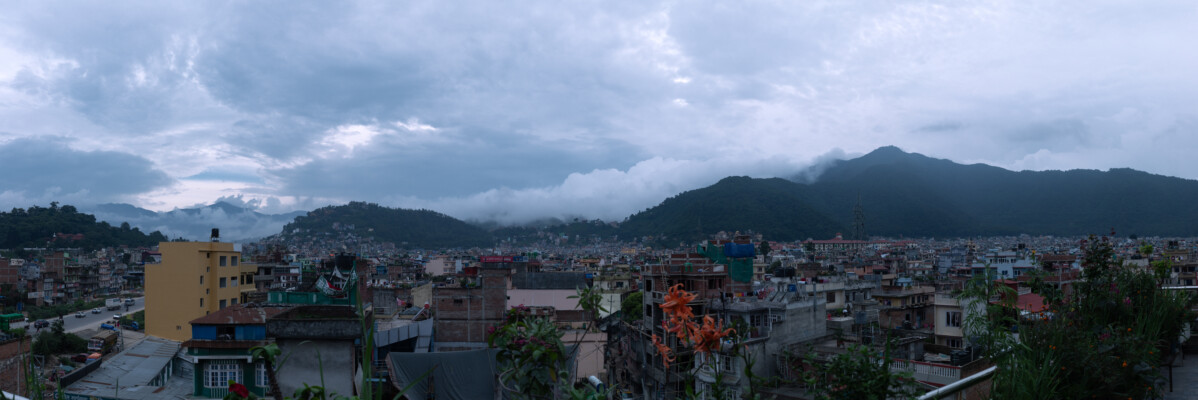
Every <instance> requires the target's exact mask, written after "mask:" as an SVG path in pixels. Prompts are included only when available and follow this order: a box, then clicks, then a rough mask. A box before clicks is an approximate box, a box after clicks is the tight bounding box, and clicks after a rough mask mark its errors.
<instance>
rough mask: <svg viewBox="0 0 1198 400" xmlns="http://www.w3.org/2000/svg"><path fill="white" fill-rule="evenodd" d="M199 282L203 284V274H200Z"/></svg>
mask: <svg viewBox="0 0 1198 400" xmlns="http://www.w3.org/2000/svg"><path fill="white" fill-rule="evenodd" d="M200 284H201V285H203V284H204V276H203V275H200Z"/></svg>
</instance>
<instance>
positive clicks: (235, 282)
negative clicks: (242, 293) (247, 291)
mask: <svg viewBox="0 0 1198 400" xmlns="http://www.w3.org/2000/svg"><path fill="white" fill-rule="evenodd" d="M229 280H230V281H232V283H233V287H237V277H236V276H234V277H232V278H229Z"/></svg>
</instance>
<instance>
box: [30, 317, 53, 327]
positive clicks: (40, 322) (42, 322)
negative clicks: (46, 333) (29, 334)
mask: <svg viewBox="0 0 1198 400" xmlns="http://www.w3.org/2000/svg"><path fill="white" fill-rule="evenodd" d="M47 326H50V321H46V320H44V319H39V320H37V321H33V327H34V328H38V329H41V328H45V327H47Z"/></svg>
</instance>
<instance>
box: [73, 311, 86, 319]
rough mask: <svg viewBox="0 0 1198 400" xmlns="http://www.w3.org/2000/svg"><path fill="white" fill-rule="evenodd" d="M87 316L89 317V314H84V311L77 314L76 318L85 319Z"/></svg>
mask: <svg viewBox="0 0 1198 400" xmlns="http://www.w3.org/2000/svg"><path fill="white" fill-rule="evenodd" d="M86 316H87V314H84V313H83V311H80V312H77V313H75V318H83V317H86Z"/></svg>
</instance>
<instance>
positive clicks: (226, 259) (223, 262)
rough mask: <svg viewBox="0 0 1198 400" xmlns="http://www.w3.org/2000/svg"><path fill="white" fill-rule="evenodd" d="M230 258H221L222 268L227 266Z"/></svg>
mask: <svg viewBox="0 0 1198 400" xmlns="http://www.w3.org/2000/svg"><path fill="white" fill-rule="evenodd" d="M228 259H229V257H228V256H220V266H222V267H223V266H225V265H226V264H227V263H228V262H229V260H228Z"/></svg>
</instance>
